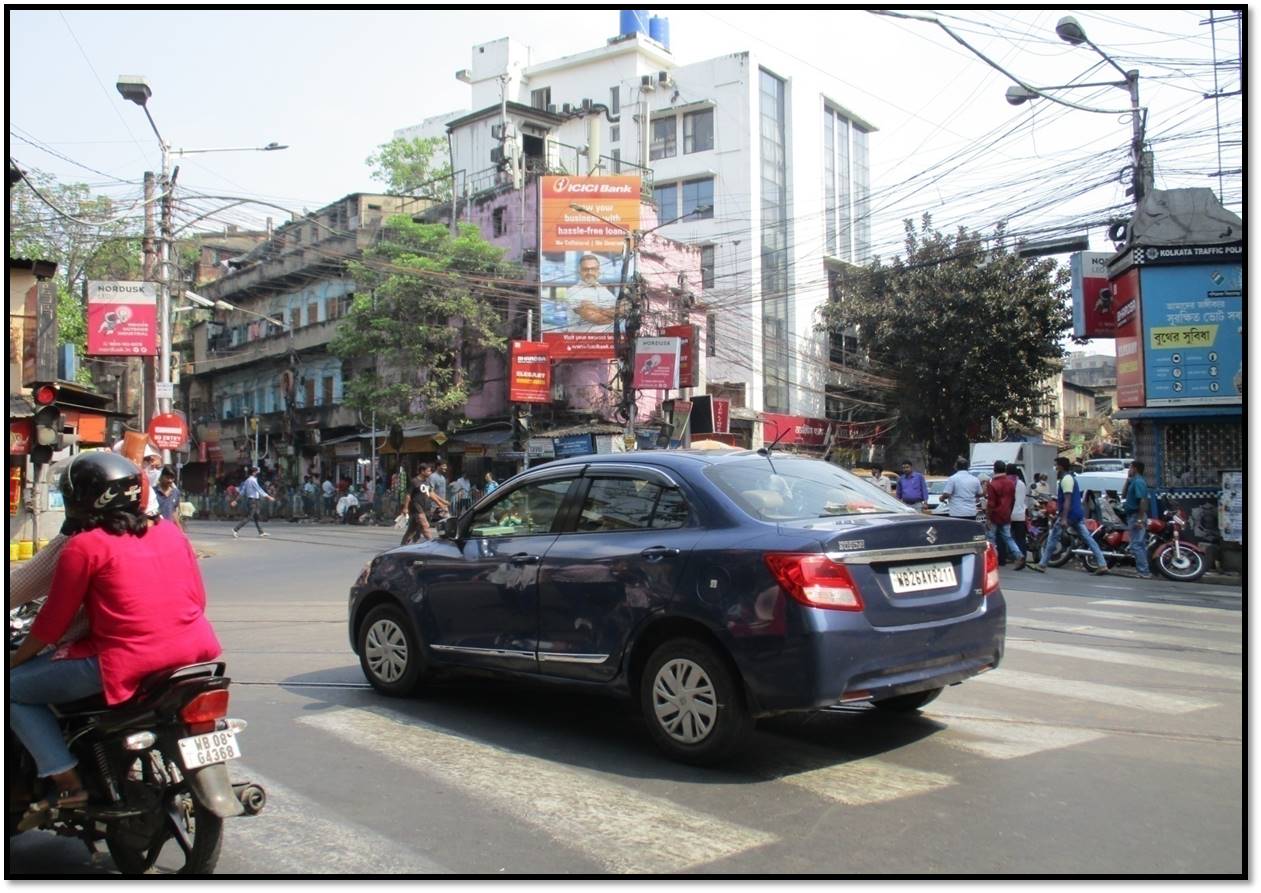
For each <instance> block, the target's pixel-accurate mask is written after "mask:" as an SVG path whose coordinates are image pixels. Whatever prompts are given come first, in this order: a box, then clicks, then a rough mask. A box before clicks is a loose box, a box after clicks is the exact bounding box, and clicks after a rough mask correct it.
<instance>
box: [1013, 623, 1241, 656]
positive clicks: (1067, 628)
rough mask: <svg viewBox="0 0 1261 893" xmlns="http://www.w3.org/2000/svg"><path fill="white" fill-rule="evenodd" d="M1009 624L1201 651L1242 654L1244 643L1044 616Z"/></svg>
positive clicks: (1025, 627)
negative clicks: (1075, 621)
mask: <svg viewBox="0 0 1261 893" xmlns="http://www.w3.org/2000/svg"><path fill="white" fill-rule="evenodd" d="M1007 625H1008V626H1016V627H1020V628H1021V629H1042V630H1047V631H1049V632H1057V633H1076V634H1079V635H1086V636H1092V637H1094V638H1100V639H1125V640H1126V641H1130V642H1148V643H1150V644H1152V645H1171V646H1173V647H1176V648H1198V649H1200V650H1201V651H1219V652H1221V653H1223V654H1242V653H1243V645H1241V644H1235V643H1233V642H1217V641H1209V640H1206V639H1189V638H1187V637H1186V636H1162V635H1160V634H1159V633H1148V632H1141V633H1140V632H1135V631H1133V630H1129V629H1108V628H1107V627H1102V626H1086V625H1083V624H1073V623H1057V622H1056V621H1054V620H1043V619H1042V618H1040V617H1039V618H1036V619H1034V618H1030V619H1024V618H1020V617H1008V618H1007Z"/></svg>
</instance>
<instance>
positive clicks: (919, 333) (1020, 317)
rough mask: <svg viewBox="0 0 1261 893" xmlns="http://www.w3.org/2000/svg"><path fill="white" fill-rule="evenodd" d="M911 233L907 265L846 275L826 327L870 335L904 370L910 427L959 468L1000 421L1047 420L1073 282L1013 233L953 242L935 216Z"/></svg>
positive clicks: (901, 383)
mask: <svg viewBox="0 0 1261 893" xmlns="http://www.w3.org/2000/svg"><path fill="white" fill-rule="evenodd" d="M905 226H906V253H905V257H896V258H894V259H893V261H892V262H890V263H887V264H886V263H884V262H882V261H881V259H880V258H876V259H875V260H874V261H873V262H872V263H871V264H869V265H868V266H866V267H863V268H861V269H859V270H858V271H857V272H856V273H854V274H852V275H850V276H847V277H845V278H844V279H843V280H842V281H841V282H840V283H839V284H838V287H837V288H836V289H835V291H834V293H833V294H832V295H831V297H830V298H829V301H828V304H827V306H826V307H825V309H824V320H825V322H824V328H826V329H831V330H837V329H840V328H843V327H845V326H848V325H856V326H857V327H858V330H859V339H860V341H861V343H862V345H863V347H864V348H865V349H866V350H867V351H868V352H869V355H870V356H871V357H873V358H874V359H877V360H879V361H881V363H882V364H883V365H885V366H886V367H888V368H889V369H890V370H891V371H892V375H893V377H894V379H895V381H896V388H895V389H894V392H893V394H892V395H891V398H890V403H891V404H892V405H893V406H894V407H896V409H897V411H898V413H899V416H900V425H901V426H902V427H903V429H904V430H905V431H906V432H907V433H908V434H909V435H910V436H911V437H913V438H914V439H915V440H917V441H919V442H921V443H923V444H924V445H925V447H926V448H927V450H928V453H929V456H930V457H931V458H932V460H933V465H934V466H935V467H937V468H941V469H947V468H951V467H952V466H953V460H954V457H955V456H957V455H960V454H962V455H966V454H967V450H966V447H967V444H968V442H969V440H970V439H976V438H985V439H988V437H989V420H990V418H991V417H996V418H999V419H1002V420H1004V421H1005V422H1006V423H1008V424H1011V425H1017V426H1028V425H1031V424H1032V423H1033V422H1034V420H1035V419H1036V417H1037V414H1038V408H1039V406H1040V405H1041V404H1042V402H1043V401H1044V400H1045V399H1046V397H1047V396H1048V395H1047V394H1046V393H1045V392H1044V389H1043V382H1044V381H1045V380H1046V379H1047V378H1048V377H1049V376H1051V375H1052V374H1053V373H1054V372H1055V370H1056V368H1057V363H1058V361H1059V360H1060V358H1061V357H1062V356H1063V349H1062V347H1061V344H1060V339H1061V337H1062V336H1063V335H1064V333H1065V332H1066V331H1067V330H1068V329H1069V327H1070V326H1071V324H1072V314H1071V310H1070V306H1069V299H1068V288H1067V286H1068V278H1069V277H1068V272H1067V270H1065V269H1064V268H1063V267H1061V266H1059V265H1058V264H1057V263H1056V262H1055V261H1054V260H1051V259H1049V258H1022V257H1020V256H1019V255H1018V254H1017V253H1016V251H1015V249H1014V247H1011V246H1009V245H1008V243H1007V238H1006V235H1005V233H1004V231H1003V228H1002V227H999V228H998V229H997V230H996V231H995V232H994V234H993V235H992V236H991V237H989V238H986V237H984V236H982V235H981V234H980V233H977V232H969V231H968V230H966V229H965V228H963V227H960V228H959V230H958V231H957V232H956V233H954V234H953V235H950V234H945V233H941V232H939V231H937V230H935V229H934V228H933V226H932V220H931V218H930V216H929V215H928V214H925V215H924V219H923V222H922V224H921V227H920V229H919V230H918V231H917V230H916V228H915V225H914V223H913V222H912V221H910V220H907V221H906V222H905Z"/></svg>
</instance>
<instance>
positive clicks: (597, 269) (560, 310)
mask: <svg viewBox="0 0 1261 893" xmlns="http://www.w3.org/2000/svg"><path fill="white" fill-rule="evenodd" d="M539 190H540V192H539V316H540V323H541V325H540V331H541V332H542V333H543V340H544V341H546V342H548V343H549V344H551V345H552V347H553V350H552V358H553V359H554V360H557V361H565V360H585V359H612V358H613V355H614V353H613V321H614V314H615V310H616V305H617V291H618V285H619V283H620V282H621V281H622V276H623V267H624V266H625V269H626V273H625V274H626V279H627V281H629V279H630V277H631V276H632V275H633V274H634V269H633V259H631V258H626V260H625V264H624V263H623V254H624V252H625V251H626V241H627V237H628V235H629V233H630V231H631V230H635V229H638V228H639V209H640V181H639V177H624V176H617V177H569V176H561V177H542V178H541V179H540V183H539Z"/></svg>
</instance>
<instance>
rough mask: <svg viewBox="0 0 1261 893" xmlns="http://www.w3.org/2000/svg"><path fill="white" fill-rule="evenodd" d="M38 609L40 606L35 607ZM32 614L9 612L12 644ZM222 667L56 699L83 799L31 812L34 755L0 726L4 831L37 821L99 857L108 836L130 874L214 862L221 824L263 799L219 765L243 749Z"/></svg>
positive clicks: (201, 869) (179, 671)
mask: <svg viewBox="0 0 1261 893" xmlns="http://www.w3.org/2000/svg"><path fill="white" fill-rule="evenodd" d="M36 610H37V609H36ZM34 613H35V610H32V608H31V605H23V606H20V607H18V608H15V609H13V610H12V611H10V613H9V647H10V649H13V648H14V647H16V644H20V642H21V641H22V639H23V638H25V635H26V632H27V631H28V630H29V628H30V624H31V622H33V618H34ZM225 670H226V665H225V664H224V663H223V662H222V661H212V662H208V663H202V664H193V665H190V666H184V667H175V668H172V669H168V670H163V671H161V672H159V673H155V674H153V675H151V676H149V677H148V678H147V679H145V680H144V682H143V683H142V684H141V686H140V690H139V691H138V692H137V694H136V695H135V697H133V698H131V699H130V700H129V701H127V702H126V703H123V704H117V705H115V706H113V707H108V706H106V704H105V701H104V697H103V696H102V695H101V694H96V695H93V696H90V697H88V698H83V699H80V700H78V701H73V702H69V703H64V704H57V705H54V706H53V712H54V713H55V714H56V716H57V718H58V722H59V724H60V726H61V730H62V734H63V735H64V736H65V738H66V741H67V742H68V743H69V745H70V750H71V752H72V753H73V754H74V755H75V756H76V757H78V759H79V763H78V770H79V774H80V776H81V778H82V781H83V787H84V788H85V789H86V790H87V792H88V795H89V798H88V802H87V803H86V804H85V805H83V806H78V807H65V808H57V807H52V808H48V809H35V808H33V807H32V806H31V801H32V800H35V799H37V798H38V797H39V796H40V793H39V790H38V785H39V779H38V777H37V776H36V768H35V762H34V760H33V759H32V757H31V756H30V754H29V753H27V752H26V749H25V748H24V747H22V745H21V743H20V742H19V741H18V740H17V738H16V736H14V735H13V733H12V731H9V732H8V739H7V741H6V759H5V762H6V767H5V776H6V781H7V790H8V794H7V796H6V804H5V826H6V831H7V836H9V837H12V836H13V835H14V834H18V833H22V832H24V831H30V830H33V829H44V830H50V831H53V832H55V833H57V834H59V835H63V836H67V837H77V838H79V839H80V840H82V841H83V842H84V843H85V844H86V845H87V848H88V850H89V852H91V853H93V854H95V853H96V852H97V847H98V844H99V843H100V842H102V841H104V843H105V846H106V847H107V849H108V851H109V854H110V856H111V857H113V860H114V864H115V865H116V866H117V867H118V869H119V870H120V871H121V872H122V873H123V874H126V875H139V874H154V873H176V874H189V875H193V874H210V873H212V872H213V871H214V867H215V864H216V863H217V862H218V860H219V852H220V848H221V846H222V842H223V820H224V819H226V818H230V817H233V816H238V815H251V816H252V815H257V814H258V813H259V812H261V811H262V809H263V807H264V805H265V804H266V801H267V794H266V792H265V791H264V790H263V788H262V787H261V786H260V785H258V784H255V783H253V782H235V783H234V782H233V781H232V780H231V779H230V777H229V775H228V767H227V763H228V762H229V761H230V760H234V759H237V758H238V757H240V756H241V751H240V747H239V744H238V743H237V734H238V733H240V732H241V731H243V730H244V729H245V726H246V723H245V720H242V719H234V718H230V717H228V715H227V711H228V686H229V684H230V682H231V680H230V679H229V678H228V677H227V676H225V675H224V672H225Z"/></svg>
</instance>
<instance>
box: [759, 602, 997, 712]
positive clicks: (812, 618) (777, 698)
mask: <svg viewBox="0 0 1261 893" xmlns="http://www.w3.org/2000/svg"><path fill="white" fill-rule="evenodd" d="M801 619H802V620H803V621H804V622H803V624H802V626H803V627H804V629H802V631H801V632H800V633H798V634H796V635H794V636H792V637H791V638H792V639H794V640H795V641H793V642H792V643H791V644H789V643H784V644H785V646H786V647H782V648H781V649H777V651H776V652H775V656H774V657H772V652H770V651H769V650H763V651H762V652H761V654H760V655H754V654H748V655H741V654H740V653H739V652H737V654H736V662H737V665H739V667H740V670H741V672H742V674H743V675H744V679H745V682H746V684H747V686H748V688H749V691H750V694H751V695H752V700H753V705H752V707H753V710H754V712H755V713H756V714H757V715H767V714H772V713H784V712H791V711H795V710H812V709H818V708H821V707H828V706H832V705H835V704H837V703H841V702H844V701H861V700H869V699H870V700H879V699H881V698H888V697H894V696H896V695H900V694H909V693H911V692H916V691H923V690H925V689H930V688H941V687H944V686H947V685H955V684H957V683H959V682H962V681H964V680H965V679H968V678H970V677H972V676H975V675H977V674H978V673H983V672H985V671H986V670H989V669H993V668H994V667H997V666H998V664H999V662H1000V661H1001V660H1002V658H1003V648H1004V641H1005V636H1006V627H1007V608H1006V603H1005V602H1004V600H1003V597H1002V593H1001V591H995V592H993V593H991V594H990V595H989V597H988V598H986V599H985V602H984V605H983V609H982V610H981V611H979V612H977V613H975V614H972V615H969V616H968V617H965V618H958V619H956V620H952V621H946V622H937V623H931V624H920V625H916V626H910V627H900V628H877V627H873V626H871V625H870V623H868V622H867V620H866V618H865V617H864V616H863V615H861V614H853V613H849V612H844V611H828V610H822V609H813V608H803V609H802V617H801Z"/></svg>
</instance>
